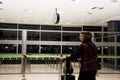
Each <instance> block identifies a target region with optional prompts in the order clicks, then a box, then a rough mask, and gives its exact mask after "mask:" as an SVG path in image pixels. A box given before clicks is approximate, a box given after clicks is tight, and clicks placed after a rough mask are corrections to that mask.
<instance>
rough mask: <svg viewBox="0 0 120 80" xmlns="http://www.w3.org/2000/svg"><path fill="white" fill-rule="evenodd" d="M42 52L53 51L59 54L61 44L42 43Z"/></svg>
mask: <svg viewBox="0 0 120 80" xmlns="http://www.w3.org/2000/svg"><path fill="white" fill-rule="evenodd" d="M40 49H41V53H52V54H59V53H60V46H59V45H41V48H40Z"/></svg>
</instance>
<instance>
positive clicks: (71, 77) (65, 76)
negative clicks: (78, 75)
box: [61, 75, 75, 80]
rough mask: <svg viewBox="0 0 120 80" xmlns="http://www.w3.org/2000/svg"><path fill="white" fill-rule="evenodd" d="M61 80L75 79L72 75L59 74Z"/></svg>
mask: <svg viewBox="0 0 120 80" xmlns="http://www.w3.org/2000/svg"><path fill="white" fill-rule="evenodd" d="M61 80H75V76H74V75H61Z"/></svg>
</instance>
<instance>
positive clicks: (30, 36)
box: [27, 31, 40, 40]
mask: <svg viewBox="0 0 120 80" xmlns="http://www.w3.org/2000/svg"><path fill="white" fill-rule="evenodd" d="M39 36H40V35H39V32H33V31H28V32H27V40H39Z"/></svg>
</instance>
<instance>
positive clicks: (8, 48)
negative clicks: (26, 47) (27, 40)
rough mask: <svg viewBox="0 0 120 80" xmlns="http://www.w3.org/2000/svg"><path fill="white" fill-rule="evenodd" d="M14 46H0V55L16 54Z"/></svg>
mask: <svg viewBox="0 0 120 80" xmlns="http://www.w3.org/2000/svg"><path fill="white" fill-rule="evenodd" d="M16 49H17V45H16V44H0V53H16Z"/></svg>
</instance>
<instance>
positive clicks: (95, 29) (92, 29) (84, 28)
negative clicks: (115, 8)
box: [83, 26, 102, 31]
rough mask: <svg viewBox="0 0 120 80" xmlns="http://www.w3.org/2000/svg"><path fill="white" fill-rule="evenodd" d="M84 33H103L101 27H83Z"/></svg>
mask: <svg viewBox="0 0 120 80" xmlns="http://www.w3.org/2000/svg"><path fill="white" fill-rule="evenodd" d="M83 31H102V27H101V26H83Z"/></svg>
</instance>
